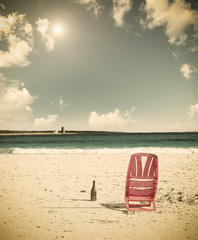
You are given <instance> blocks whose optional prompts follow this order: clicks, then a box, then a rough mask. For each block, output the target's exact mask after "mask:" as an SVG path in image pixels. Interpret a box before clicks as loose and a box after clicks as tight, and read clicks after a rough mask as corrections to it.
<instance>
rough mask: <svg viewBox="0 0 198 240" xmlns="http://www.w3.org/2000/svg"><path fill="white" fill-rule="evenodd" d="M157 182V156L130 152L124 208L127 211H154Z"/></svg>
mask: <svg viewBox="0 0 198 240" xmlns="http://www.w3.org/2000/svg"><path fill="white" fill-rule="evenodd" d="M144 163H145V164H144ZM157 183H158V158H157V156H156V155H153V154H148V153H136V154H132V155H131V158H130V161H129V166H128V171H127V178H126V189H125V203H126V209H127V210H128V211H155V210H156V204H155V195H156V191H157ZM151 203H153V207H151Z"/></svg>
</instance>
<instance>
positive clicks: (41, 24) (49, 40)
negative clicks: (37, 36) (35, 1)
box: [36, 18, 55, 51]
mask: <svg viewBox="0 0 198 240" xmlns="http://www.w3.org/2000/svg"><path fill="white" fill-rule="evenodd" d="M36 25H37V31H38V32H39V33H41V35H42V37H43V39H44V40H45V41H46V47H47V50H48V51H52V50H53V49H54V43H55V41H54V39H53V37H52V36H51V35H50V34H48V33H47V31H48V28H49V21H48V20H47V18H44V19H40V18H39V19H38V21H36Z"/></svg>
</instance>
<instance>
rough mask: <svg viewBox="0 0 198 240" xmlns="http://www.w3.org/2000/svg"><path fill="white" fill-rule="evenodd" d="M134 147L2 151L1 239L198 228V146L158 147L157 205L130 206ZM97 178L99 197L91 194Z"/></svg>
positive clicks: (137, 235)
mask: <svg viewBox="0 0 198 240" xmlns="http://www.w3.org/2000/svg"><path fill="white" fill-rule="evenodd" d="M129 158H130V154H128V153H120V154H97V153H90V154H64V155H63V154H57V155H56V154H53V155H33V154H32V155H31V154H27V155H14V154H8V155H7V154H1V155H0V239H1V240H24V239H26V240H33V239H34V240H36V239H39V240H50V239H76V240H77V239H81V240H82V239H86V240H89V239H90V240H92V239H94V240H98V239H112V240H113V239H114V240H116V239H133V240H139V239H147V240H149V239H156V240H157V239H158V240H165V239H166V240H167V239H174V240H177V239H178V240H182V239H193V240H196V239H197V236H198V189H197V184H198V177H197V174H198V170H197V169H198V154H197V153H194V154H193V153H192V154H166V153H164V154H158V158H159V184H158V191H157V195H156V205H157V210H156V212H137V211H136V212H127V211H126V209H125V204H124V190H125V178H126V171H127V167H128V162H129ZM93 180H96V187H97V201H96V202H91V201H90V190H91V187H92V181H93Z"/></svg>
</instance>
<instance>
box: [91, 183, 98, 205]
mask: <svg viewBox="0 0 198 240" xmlns="http://www.w3.org/2000/svg"><path fill="white" fill-rule="evenodd" d="M96 199H97V191H96V182H95V180H94V181H93V186H92V189H91V201H96Z"/></svg>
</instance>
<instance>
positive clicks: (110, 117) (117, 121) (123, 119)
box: [88, 108, 135, 130]
mask: <svg viewBox="0 0 198 240" xmlns="http://www.w3.org/2000/svg"><path fill="white" fill-rule="evenodd" d="M134 110H135V109H134V108H131V110H129V111H125V112H124V113H121V112H120V110H119V109H118V108H117V109H115V110H114V111H113V112H109V113H105V114H100V113H97V112H95V111H93V112H91V113H90V114H89V121H88V124H89V127H90V128H91V129H96V130H119V129H121V128H123V127H124V128H125V127H126V125H128V124H132V123H134V122H135V120H134V119H133V118H132V117H131V116H130V115H131V114H132V113H133V112H134Z"/></svg>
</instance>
